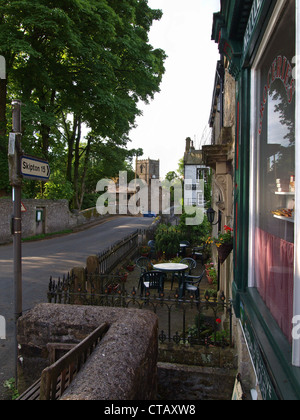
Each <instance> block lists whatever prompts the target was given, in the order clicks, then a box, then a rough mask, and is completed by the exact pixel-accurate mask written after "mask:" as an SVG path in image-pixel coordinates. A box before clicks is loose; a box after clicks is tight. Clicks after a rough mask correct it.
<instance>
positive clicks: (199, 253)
mask: <svg viewBox="0 0 300 420" xmlns="http://www.w3.org/2000/svg"><path fill="white" fill-rule="evenodd" d="M203 250H204V247H203V246H198V247H195V248H193V253H192V256H193V258H195V260H196V259H198V258H199V259H200V260H201V263H202V265H204V259H203Z"/></svg>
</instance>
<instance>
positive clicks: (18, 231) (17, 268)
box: [9, 100, 22, 384]
mask: <svg viewBox="0 0 300 420" xmlns="http://www.w3.org/2000/svg"><path fill="white" fill-rule="evenodd" d="M12 129H13V131H12V133H11V136H10V144H9V169H10V180H11V185H12V188H13V191H12V197H13V216H12V233H13V250H14V312H15V313H14V315H15V319H14V322H15V379H16V384H17V381H18V343H17V322H18V319H19V318H20V316H21V315H22V242H21V240H22V218H21V192H22V177H21V172H20V158H21V136H22V135H21V101H19V100H15V101H13V102H12Z"/></svg>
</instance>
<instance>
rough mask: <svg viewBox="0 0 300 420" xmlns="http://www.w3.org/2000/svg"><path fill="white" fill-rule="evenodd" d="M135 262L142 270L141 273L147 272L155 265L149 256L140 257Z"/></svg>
mask: <svg viewBox="0 0 300 420" xmlns="http://www.w3.org/2000/svg"><path fill="white" fill-rule="evenodd" d="M135 264H136V266H137V267H138V268H139V269H140V270H141V274H143V273H145V272H147V271H148V270H149V268H150V267H153V266H152V263H151V261H150V260H149V258H147V257H140V258H138V259H137V260H136V263H135Z"/></svg>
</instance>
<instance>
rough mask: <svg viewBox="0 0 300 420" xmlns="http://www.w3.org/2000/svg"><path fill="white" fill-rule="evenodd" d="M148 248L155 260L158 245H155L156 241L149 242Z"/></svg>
mask: <svg viewBox="0 0 300 420" xmlns="http://www.w3.org/2000/svg"><path fill="white" fill-rule="evenodd" d="M148 246H149V247H150V256H151V258H155V257H156V243H155V241H153V240H152V241H149V242H148Z"/></svg>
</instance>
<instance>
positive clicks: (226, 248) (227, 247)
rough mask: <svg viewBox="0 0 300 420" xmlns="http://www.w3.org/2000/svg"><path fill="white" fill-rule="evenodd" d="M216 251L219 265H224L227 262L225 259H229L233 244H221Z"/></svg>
mask: <svg viewBox="0 0 300 420" xmlns="http://www.w3.org/2000/svg"><path fill="white" fill-rule="evenodd" d="M217 249H218V255H219V260H220V263H221V264H224V262H225V261H226V260H227V258H228V257H229V255H230V254H231V252H232V250H233V242H232V243H228V244H223V245H221V246H220V247H218V248H217Z"/></svg>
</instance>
